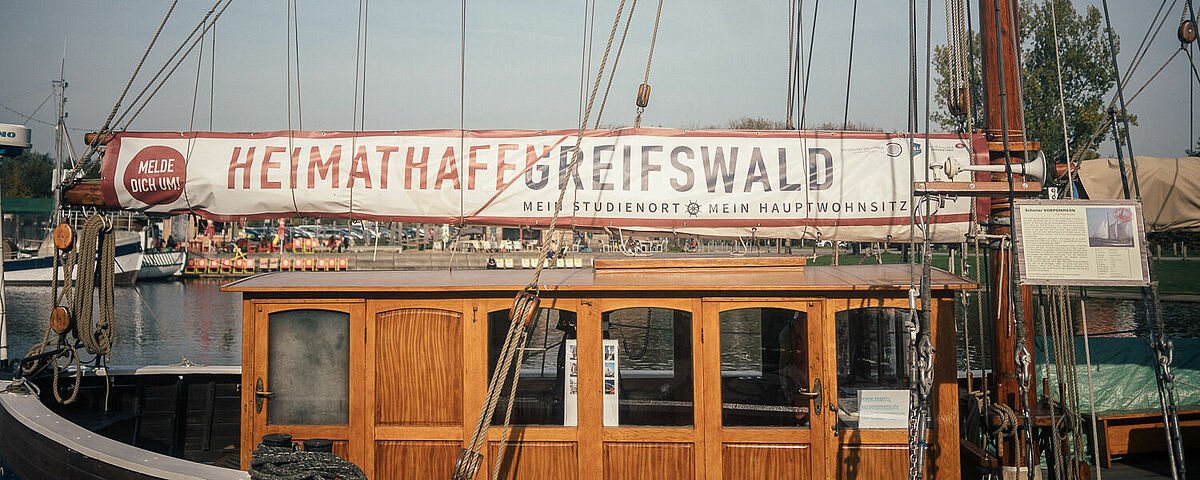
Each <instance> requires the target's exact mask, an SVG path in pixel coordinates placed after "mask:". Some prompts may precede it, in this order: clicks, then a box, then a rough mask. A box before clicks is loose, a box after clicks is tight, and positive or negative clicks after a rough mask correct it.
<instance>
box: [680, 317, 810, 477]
mask: <svg viewBox="0 0 1200 480" xmlns="http://www.w3.org/2000/svg"><path fill="white" fill-rule="evenodd" d="M822 308H823V302H821V301H803V302H797V301H763V300H755V301H708V300H706V301H704V305H703V316H704V318H703V330H702V332H701V336H702V338H703V342H704V343H703V348H704V355H703V362H704V363H703V374H704V394H705V401H704V405H705V406H704V412H703V414H704V417H705V418H704V425H705V427H704V430H705V442H704V445H705V449H704V450H705V452H704V453H705V463H706V468H705V471H706V475H705V478H706V479H708V480H741V479H777V478H780V479H782V478H827V476H826V462H825V461H824V458H825V456H826V454H827V452H826V450H827V445H826V444H827V443H829V441H830V439H831V438H832V432H831V430H830V429H829V425H830V424H831V422H832V421H833V420H832V417H833V414H832V412H830V411H829V410H828V409H827V408H826V407H825V406H824V405H826V404H827V403H829V402H832V401H833V399H834V396H833V395H834V392H833V391H832V389H833V387H834V382H832V381H831V380H833V379H831V378H825V376H824V375H823V374H822V358H821V351H822V348H821V346H822V345H823V344H824V343H825V342H827V341H832V338H828V337H826V336H825V335H823V330H824V323H825V322H824V321H823V317H822Z"/></svg>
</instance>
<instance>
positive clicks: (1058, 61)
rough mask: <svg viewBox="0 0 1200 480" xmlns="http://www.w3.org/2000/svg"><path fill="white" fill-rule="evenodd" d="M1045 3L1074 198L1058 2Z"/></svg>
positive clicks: (1070, 191) (1069, 189) (1069, 183)
mask: <svg viewBox="0 0 1200 480" xmlns="http://www.w3.org/2000/svg"><path fill="white" fill-rule="evenodd" d="M1047 5H1048V6H1049V8H1050V28H1051V34H1052V38H1053V40H1054V73H1055V78H1056V80H1058V113H1059V114H1060V116H1061V119H1062V127H1063V149H1064V151H1065V152H1066V160H1067V196H1068V197H1069V198H1074V197H1075V169H1074V168H1071V164H1070V161H1071V138H1070V135H1069V134H1068V133H1067V105H1066V95H1065V94H1064V93H1063V81H1062V57H1061V56H1060V55H1059V48H1058V13H1057V10H1058V4H1057V3H1056V2H1054V1H1053V0H1052V1H1050V2H1047ZM1051 160H1055V159H1051Z"/></svg>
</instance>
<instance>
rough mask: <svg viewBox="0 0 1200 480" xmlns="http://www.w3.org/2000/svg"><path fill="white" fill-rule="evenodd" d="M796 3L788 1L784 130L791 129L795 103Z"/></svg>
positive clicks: (792, 0)
mask: <svg viewBox="0 0 1200 480" xmlns="http://www.w3.org/2000/svg"><path fill="white" fill-rule="evenodd" d="M797 1H798V0H789V1H788V77H787V109H786V110H787V120H786V122H785V123H784V125H786V127H785V128H787V129H788V130H791V129H792V110H793V106H794V105H795V103H794V102H795V101H794V100H793V98H792V95H793V93H794V92H795V86H794V85H793V83H792V81H793V79H794V78H795V75H793V73H792V72H794V71H795V66H794V65H795V51H796V2H797ZM854 2H855V5H857V4H858V0H854ZM851 28H853V23H851ZM853 38H854V37H853V35H851V42H853ZM850 45H851V47H852V48H853V45H854V44H853V43H851V44H850Z"/></svg>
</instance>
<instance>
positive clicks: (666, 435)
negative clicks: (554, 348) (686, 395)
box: [581, 296, 707, 478]
mask: <svg viewBox="0 0 1200 480" xmlns="http://www.w3.org/2000/svg"><path fill="white" fill-rule="evenodd" d="M595 304H596V305H595V309H596V314H597V315H599V316H601V317H602V316H603V315H604V314H605V313H606V312H613V311H617V310H621V309H626V308H646V307H652V308H664V309H671V310H679V311H685V312H688V313H689V314H691V317H692V321H691V324H692V328H691V331H690V332H689V335H690V338H691V342H692V370H693V371H692V392H693V396H692V426H690V427H687V426H675V427H657V426H616V427H601V431H600V444H601V445H600V448H601V449H602V450H603V454H604V459H605V460H606V459H607V458H608V452H609V446H610V445H616V444H622V445H625V446H628V447H631V448H633V447H642V448H643V449H653V448H656V447H657V448H663V447H666V446H667V445H674V446H683V445H690V446H691V457H692V458H691V467H692V472H691V473H692V475H691V477H692V478H700V477H701V476H702V475H703V472H705V471H706V464H705V454H704V445H705V434H706V432H707V430H706V429H705V421H706V420H707V417H706V416H705V414H704V410H703V409H702V408H701V407H702V405H703V404H704V402H703V397H704V392H705V388H704V385H705V379H704V368H703V365H704V364H703V359H704V355H703V352H702V351H703V350H704V347H703V341H702V340H701V339H702V334H701V332H702V331H703V323H704V316H703V302H702V301H701V300H700V299H699V298H686V297H680V298H658V297H655V298H644V297H643V298H638V297H629V296H615V297H602V298H597V299H596V300H595ZM592 333H593V336H594V337H595V338H596V339H597V340H599V339H600V337H601V332H600V325H599V323H597V325H596V331H594V332H592ZM597 346H598V344H597ZM596 358H599V357H596ZM597 366H598V364H597ZM599 387H600V384H599V383H597V384H595V385H592V386H589V389H594V390H596V391H600V388H599ZM581 388H582V384H581ZM599 467H600V468H599V469H597V470H594V471H593V472H592V473H593V474H600V473H602V472H605V469H604V468H603V464H601V465H600V466H599ZM671 467H676V468H678V467H681V465H679V464H678V462H676V463H674V464H671V463H668V464H666V465H664V464H662V463H659V464H657V465H656V471H655V474H656V475H657V476H658V478H686V477H687V475H684V473H686V472H680V471H675V472H670V471H667V470H668V469H669V468H671ZM581 473H582V472H581ZM672 474H675V476H672Z"/></svg>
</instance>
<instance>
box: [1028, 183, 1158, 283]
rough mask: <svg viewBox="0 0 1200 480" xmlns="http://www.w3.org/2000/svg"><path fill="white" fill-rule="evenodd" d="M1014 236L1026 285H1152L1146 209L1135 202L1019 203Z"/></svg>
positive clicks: (1056, 201)
mask: <svg viewBox="0 0 1200 480" xmlns="http://www.w3.org/2000/svg"><path fill="white" fill-rule="evenodd" d="M1013 237H1014V238H1015V239H1016V244H1017V261H1018V262H1019V264H1018V265H1019V267H1020V277H1019V278H1018V280H1019V281H1020V283H1021V284H1023V285H1086V286H1141V285H1148V284H1149V283H1150V268H1149V265H1148V257H1149V255H1148V251H1147V249H1146V232H1145V223H1144V222H1143V221H1142V206H1141V204H1140V203H1138V202H1136V201H1133V200H1017V201H1016V202H1015V203H1014V205H1013Z"/></svg>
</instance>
